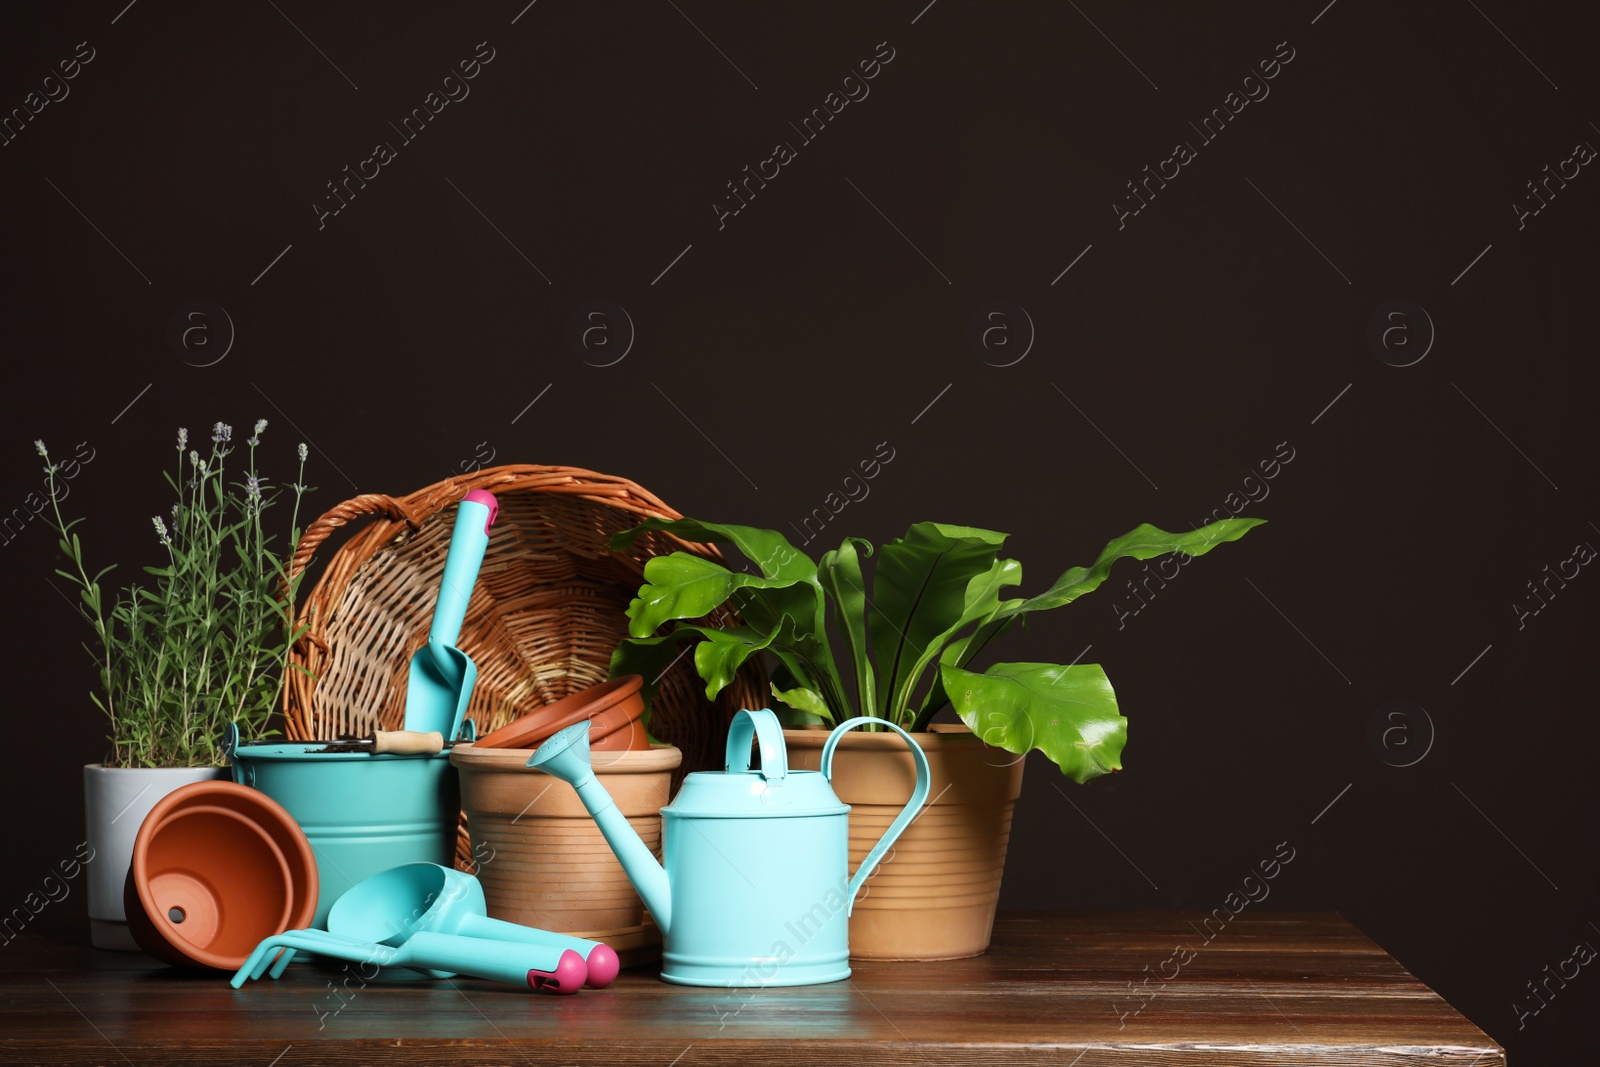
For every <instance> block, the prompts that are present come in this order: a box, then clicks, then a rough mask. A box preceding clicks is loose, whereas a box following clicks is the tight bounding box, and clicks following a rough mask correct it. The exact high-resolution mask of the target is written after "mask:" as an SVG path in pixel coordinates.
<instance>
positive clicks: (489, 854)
mask: <svg viewBox="0 0 1600 1067" xmlns="http://www.w3.org/2000/svg"><path fill="white" fill-rule="evenodd" d="M532 754H533V753H532V751H531V750H529V749H526V748H478V747H476V746H474V745H457V746H456V747H455V748H454V749H453V750H452V751H451V753H450V762H451V764H452V765H454V766H455V767H457V768H458V769H459V770H460V772H461V807H462V808H463V809H464V810H465V811H466V813H467V829H468V831H469V832H470V833H471V835H472V852H473V857H474V859H475V860H476V861H477V868H478V870H477V874H478V880H479V881H480V882H482V883H483V895H484V897H485V898H486V900H487V902H488V905H489V914H490V915H491V916H493V917H494V918H496V919H505V920H507V921H508V922H515V923H522V924H524V925H527V926H537V927H540V928H541V929H545V930H556V931H560V932H563V933H589V932H594V931H609V930H617V929H621V928H625V927H635V926H638V925H639V924H640V923H641V922H643V921H644V904H643V902H641V901H640V900H639V894H638V893H636V892H634V889H633V886H632V884H630V883H629V881H628V876H627V875H626V874H624V873H623V871H622V865H621V864H620V863H618V862H617V858H616V856H615V855H613V854H612V851H611V846H609V845H607V844H606V839H605V838H604V837H602V836H601V835H600V830H599V828H598V827H596V826H595V822H594V819H592V818H590V816H589V813H588V812H587V811H585V810H584V807H583V802H582V801H580V800H579V799H578V794H577V793H576V792H574V791H573V788H572V787H571V786H570V785H568V784H567V783H565V782H563V781H561V780H559V779H556V778H552V777H550V776H549V775H547V774H545V773H544V772H543V771H540V770H534V769H531V768H529V767H527V766H525V764H526V763H527V762H528V757H529V756H531V755H532ZM593 758H594V772H595V777H597V778H598V779H599V780H600V782H601V784H602V785H604V786H605V788H606V792H608V793H610V794H611V796H612V799H614V800H615V801H616V802H617V807H618V808H619V809H620V810H621V811H622V814H624V815H626V816H627V817H628V822H629V823H630V824H632V826H633V828H634V830H635V831H637V832H638V834H639V836H640V837H641V838H643V839H644V843H645V844H646V845H648V846H650V850H651V851H652V852H655V853H656V854H657V855H660V852H661V808H662V806H663V805H665V804H666V803H667V800H668V799H669V794H670V792H671V789H672V772H673V770H674V769H676V768H677V766H678V764H679V763H681V762H683V753H682V752H680V751H678V749H676V748H674V747H673V746H671V745H652V746H650V748H649V749H648V750H644V751H639V752H596V753H594V754H593Z"/></svg>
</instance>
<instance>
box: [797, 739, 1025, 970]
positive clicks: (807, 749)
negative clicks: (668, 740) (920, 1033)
mask: <svg viewBox="0 0 1600 1067" xmlns="http://www.w3.org/2000/svg"><path fill="white" fill-rule="evenodd" d="M783 736H784V741H785V743H786V744H787V745H788V748H789V765H790V766H791V767H797V768H801V769H805V770H816V769H817V768H818V767H819V766H820V765H821V762H822V744H823V742H824V741H826V740H827V738H828V731H826V730H785V731H784V732H783ZM911 736H912V737H914V738H915V739H916V741H917V744H918V745H920V746H921V748H922V751H923V753H924V754H925V755H926V756H927V757H928V766H929V769H930V770H931V771H932V773H933V781H932V784H931V787H930V789H929V791H928V803H927V805H926V806H925V807H924V808H923V810H922V813H921V814H920V815H918V816H917V818H916V821H914V822H913V823H912V824H911V825H910V826H909V827H907V828H906V831H905V833H903V834H901V835H900V840H898V841H896V842H895V844H894V848H893V849H891V850H890V852H889V854H888V855H887V856H885V857H884V859H883V862H882V863H880V864H879V865H878V869H877V871H876V872H875V873H874V874H873V875H872V876H871V877H870V878H868V879H867V882H866V884H865V886H863V887H862V890H861V895H860V896H858V897H857V898H856V904H855V910H854V912H853V913H852V914H851V916H850V955H851V957H852V958H855V959H875V960H949V959H959V958H961V957H963V956H976V955H978V954H979V953H981V952H983V951H984V949H986V948H988V947H989V935H990V933H991V932H992V931H993V928H994V911H995V904H996V903H997V902H998V901H999V899H1000V877H1001V875H1002V874H1003V873H1004V871H1005V865H1006V844H1007V842H1008V841H1009V840H1010V838H1011V810H1012V807H1013V806H1014V805H1015V804H1016V800H1017V797H1018V796H1019V795H1020V794H1021V792H1022V766H1023V758H1022V757H1021V756H1018V755H1014V754H1012V753H1010V752H1007V751H1005V750H1004V749H1000V748H995V747H993V746H990V745H986V744H984V743H983V742H982V741H980V740H978V738H977V737H975V736H973V734H972V731H970V730H968V729H967V728H966V727H965V726H944V725H938V726H935V727H934V729H933V731H932V732H929V733H916V734H912V735H911ZM916 780H917V771H916V765H915V763H914V762H913V761H912V758H911V753H910V752H909V751H908V750H907V749H906V745H905V741H904V740H902V739H901V737H900V735H899V734H895V733H889V732H887V731H885V732H884V733H863V732H862V731H860V730H856V731H853V732H851V733H848V734H845V735H844V736H843V737H842V738H840V740H839V746H838V748H837V750H836V751H835V752H834V755H833V790H834V792H835V793H837V794H838V795H839V799H840V800H842V801H844V802H845V803H846V804H849V805H850V870H851V871H852V872H854V871H855V870H856V869H857V867H858V866H859V865H860V863H861V861H862V860H863V859H865V858H866V855H867V852H868V851H869V850H870V849H871V848H872V846H873V845H875V844H877V842H878V839H879V838H880V837H882V836H883V833H884V831H885V830H887V829H888V828H889V824H890V823H891V822H893V821H894V818H895V816H896V815H898V814H899V813H900V809H901V808H903V807H904V806H905V803H906V798H907V797H909V796H910V795H911V789H912V786H913V785H914V784H915V783H916Z"/></svg>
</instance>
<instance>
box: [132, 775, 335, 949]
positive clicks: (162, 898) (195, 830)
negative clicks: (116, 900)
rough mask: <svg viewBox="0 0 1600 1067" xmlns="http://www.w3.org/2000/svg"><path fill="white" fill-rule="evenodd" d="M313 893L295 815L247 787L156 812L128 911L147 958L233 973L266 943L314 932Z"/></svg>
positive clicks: (171, 801) (177, 796)
mask: <svg viewBox="0 0 1600 1067" xmlns="http://www.w3.org/2000/svg"><path fill="white" fill-rule="evenodd" d="M317 891H318V882H317V863H316V858H315V856H314V855H313V853H312V851H311V845H310V842H308V841H307V840H306V836H305V834H303V833H302V832H301V831H300V827H299V826H297V825H295V821H294V820H293V819H292V818H290V817H289V813H288V812H286V811H284V810H283V808H282V807H281V806H279V804H278V803H277V802H276V801H274V800H273V799H272V798H271V797H269V796H267V795H266V794H265V793H262V792H259V791H257V790H255V789H251V788H250V787H249V786H243V785H238V784H237V783H234V782H222V781H211V782H196V783H194V784H193V785H187V786H184V787H183V788H181V789H177V790H174V791H173V792H171V793H169V794H168V795H167V796H165V797H163V798H162V799H161V800H160V801H159V802H158V803H157V804H156V806H155V807H153V808H151V809H150V814H149V815H148V816H146V817H145V820H144V823H143V824H142V825H141V826H140V827H139V834H138V836H137V837H136V838H134V842H133V862H132V864H131V865H130V866H129V868H128V878H127V881H126V883H125V884H124V886H123V903H124V907H125V908H126V910H127V913H128V926H129V929H130V930H131V931H132V932H133V936H134V939H135V940H137V941H138V942H139V946H140V947H141V948H143V949H144V950H145V951H146V952H148V953H150V955H152V956H154V957H156V958H157V959H160V960H164V961H165V962H167V963H170V964H172V965H173V966H177V967H202V968H210V969H213V970H219V971H234V970H238V969H239V967H241V966H243V964H244V961H245V958H246V957H248V956H249V955H250V953H251V951H252V950H253V949H254V948H255V947H256V945H257V944H258V943H260V941H261V940H262V939H263V938H266V937H270V936H272V935H273V934H277V933H282V932H283V931H284V930H292V929H299V928H301V927H306V926H310V925H311V920H312V917H313V915H314V914H315V913H316V909H317Z"/></svg>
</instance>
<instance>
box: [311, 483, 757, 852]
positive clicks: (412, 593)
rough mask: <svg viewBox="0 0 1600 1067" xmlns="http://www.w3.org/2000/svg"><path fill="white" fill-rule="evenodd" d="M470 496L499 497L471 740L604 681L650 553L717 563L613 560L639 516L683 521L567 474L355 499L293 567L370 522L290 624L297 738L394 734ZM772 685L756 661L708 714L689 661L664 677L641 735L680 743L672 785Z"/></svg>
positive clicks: (631, 491) (316, 533) (657, 543)
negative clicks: (619, 539) (646, 732)
mask: <svg viewBox="0 0 1600 1067" xmlns="http://www.w3.org/2000/svg"><path fill="white" fill-rule="evenodd" d="M471 489H487V490H488V491H489V492H491V493H493V494H495V497H496V498H497V499H498V500H499V502H500V511H499V517H498V518H497V519H496V520H495V524H494V528H493V530H492V531H491V535H490V539H489V549H488V552H487V554H486V555H485V557H484V561H483V568H482V570H481V571H480V572H479V577H478V585H477V588H476V589H475V590H474V591H473V594H472V600H471V603H470V604H469V606H468V608H467V617H466V621H465V623H464V624H463V625H462V628H461V637H460V639H459V641H458V642H457V644H458V646H459V647H460V648H461V650H462V651H464V652H466V653H467V654H468V655H469V656H471V657H472V659H473V661H474V662H476V663H477V665H478V683H477V687H476V688H475V689H474V690H473V694H472V700H471V703H470V704H469V705H468V710H467V714H468V716H469V717H470V718H471V719H473V720H474V721H475V722H476V723H477V727H478V734H479V736H482V735H483V734H485V733H487V732H488V731H489V730H492V729H495V728H496V727H499V726H502V725H504V724H505V723H507V722H509V721H511V720H512V719H513V718H517V717H520V716H521V715H524V714H527V713H528V712H531V711H533V710H535V709H537V708H539V707H542V706H543V705H545V704H547V703H549V702H551V701H554V700H558V699H560V698H561V697H564V696H567V695H568V694H570V693H574V692H576V691H578V690H580V689H583V688H585V687H586V686H590V685H593V684H595V683H597V682H601V681H604V680H605V678H606V674H607V667H608V664H609V662H610V658H611V652H612V650H613V649H615V648H616V645H617V642H618V641H619V640H620V639H621V638H622V637H624V636H626V633H627V618H626V617H625V616H624V614H623V612H624V611H625V609H626V608H627V606H628V601H630V600H631V599H633V597H634V595H635V594H636V593H637V591H638V589H639V586H640V585H641V584H642V582H643V572H644V563H645V560H647V559H649V558H650V557H651V556H655V555H660V554H663V553H667V552H672V551H676V550H679V549H683V550H687V551H691V552H695V553H698V554H700V555H703V556H707V557H709V558H713V559H715V558H720V556H719V554H718V552H717V550H716V549H715V548H714V547H713V546H710V545H697V544H689V543H686V542H683V541H680V540H678V539H677V538H674V537H671V536H668V535H665V534H659V533H650V534H647V535H645V536H644V537H641V538H639V539H638V540H637V541H636V542H635V543H634V544H633V546H632V547H631V548H630V549H629V551H628V552H626V553H616V552H612V551H611V549H610V548H609V547H607V542H608V541H609V539H610V538H611V535H612V534H615V533H617V532H618V531H620V530H625V529H628V528H630V527H632V526H634V525H636V524H637V523H638V522H639V520H640V519H643V518H646V517H649V516H662V517H665V518H679V517H680V516H679V515H678V513H677V512H676V511H674V510H672V509H671V508H669V507H668V506H667V505H666V504H664V503H662V502H661V501H660V500H659V499H657V498H656V497H655V496H654V495H652V494H651V493H649V492H647V491H646V490H644V489H642V488H640V487H639V486H637V485H635V484H634V483H633V482H630V481H628V480H627V479H625V478H616V477H611V476H608V475H604V474H595V473H593V472H592V471H586V470H582V469H579V468H576V467H542V466H532V465H521V464H519V465H510V466H503V467H492V468H488V469H486V470H482V471H478V472H476V473H473V474H469V475H463V476H461V477H457V478H451V479H449V480H447V481H443V482H439V483H437V484H435V485H430V486H428V487H427V488H424V489H420V490H418V491H417V492H415V493H412V494H411V495H410V496H406V497H390V496H384V495H382V494H372V493H368V494H363V495H361V496H357V497H354V498H352V499H350V500H347V501H345V502H344V503H342V504H340V505H338V506H337V507H335V508H332V509H331V510H329V511H328V512H327V513H326V514H324V515H323V516H322V517H321V518H319V519H318V520H317V521H316V522H314V523H312V524H311V525H310V526H309V527H308V528H307V529H306V532H305V535H304V537H303V538H302V540H301V543H300V547H299V550H298V551H297V552H296V554H295V558H294V563H293V573H296V574H298V573H300V572H301V571H303V570H304V569H305V568H306V567H307V566H308V565H309V564H310V563H311V561H312V559H313V557H314V556H315V554H316V552H317V549H318V548H319V547H320V546H321V545H322V544H323V543H324V542H325V541H326V540H327V539H328V538H329V537H330V536H331V535H332V534H333V533H334V532H335V531H338V530H341V529H342V528H344V527H346V526H348V525H350V524H352V523H354V522H357V521H358V520H362V519H365V520H367V521H366V522H365V524H364V525H363V526H361V527H360V528H359V529H356V530H355V531H354V532H353V533H351V534H350V536H349V538H348V539H347V540H346V541H345V542H344V544H342V545H341V546H340V547H339V548H338V549H337V550H336V551H334V552H333V553H332V555H330V556H329V557H328V558H327V560H326V562H325V565H324V567H323V570H322V573H321V575H320V576H319V577H318V579H317V582H316V584H315V586H313V587H312V588H311V590H310V592H309V593H308V594H307V595H306V597H305V599H304V602H303V604H302V606H301V609H300V612H299V619H298V626H304V627H306V632H305V634H304V635H303V636H302V637H301V638H300V640H299V641H298V642H297V643H296V645H295V647H294V648H293V649H292V650H291V652H290V655H289V662H290V663H291V664H292V665H295V666H299V667H303V668H305V669H306V670H307V671H309V672H310V676H307V675H306V674H304V673H301V672H300V671H297V670H291V671H290V672H289V678H288V684H287V685H286V687H285V694H284V715H285V718H286V720H287V733H288V736H289V737H290V738H291V739H293V740H301V739H310V738H319V739H320V738H334V737H345V736H362V735H365V734H367V733H370V732H371V731H373V730H394V729H399V728H400V726H401V724H402V722H403V719H404V715H405V690H406V675H407V669H408V666H409V664H410V661H411V656H412V654H413V653H415V652H416V651H417V649H419V648H420V647H422V645H423V644H424V643H426V641H427V636H428V626H429V623H430V622H431V621H432V618H433V605H434V597H435V595H436V593H437V590H438V586H439V579H440V576H441V575H442V573H443V571H444V561H445V556H446V555H447V553H448V550H449V545H450V535H451V532H452V528H453V526H454V522H455V507H454V505H455V503H456V502H457V501H459V500H460V499H461V498H462V497H463V496H465V495H466V493H467V491H468V490H471ZM723 619H724V620H727V619H728V616H726V615H724V616H723ZM732 621H736V620H732ZM766 688H767V680H766V676H765V671H764V669H763V668H762V667H761V665H760V664H759V663H757V662H755V660H752V661H750V662H749V663H747V664H746V665H745V667H744V668H742V669H741V671H740V673H739V675H738V677H737V678H736V679H735V681H734V683H733V684H732V685H730V686H728V688H727V689H725V690H723V692H722V693H721V694H720V695H719V696H718V698H717V701H716V703H715V705H713V704H712V703H710V702H708V701H707V700H706V699H705V694H704V689H703V685H702V683H701V682H700V679H699V677H698V676H697V675H696V674H695V670H694V664H693V663H692V662H691V659H690V657H688V656H684V657H681V658H680V659H679V660H678V661H677V662H676V663H675V664H673V666H672V667H670V668H669V669H668V670H667V672H666V674H665V675H664V676H663V677H662V679H661V683H660V689H659V691H658V692H657V694H656V697H655V702H654V704H653V706H652V708H651V718H650V732H651V733H652V734H653V735H654V736H655V737H656V738H657V739H659V740H662V741H667V742H670V743H671V744H674V745H676V746H678V748H680V749H682V750H683V757H684V758H683V764H682V766H681V767H680V768H679V770H678V776H679V777H678V778H675V779H674V786H676V784H677V781H678V780H679V779H681V776H682V775H683V774H686V773H688V772H689V771H694V770H704V769H710V768H712V767H715V766H720V765H721V762H722V756H723V746H724V744H725V738H726V735H727V725H728V722H729V720H730V719H731V718H732V716H733V714H734V712H736V711H738V710H739V709H740V708H741V707H765V706H766V704H767V703H768V701H767V699H766V696H765V693H766ZM469 857H470V847H469V844H468V840H467V837H466V832H465V826H464V824H463V829H462V833H461V837H460V841H459V846H458V851H457V860H458V864H459V865H461V866H463V867H468V868H469V869H470V867H469V865H470V859H469Z"/></svg>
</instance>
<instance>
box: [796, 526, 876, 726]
mask: <svg viewBox="0 0 1600 1067" xmlns="http://www.w3.org/2000/svg"><path fill="white" fill-rule="evenodd" d="M863 555H867V556H870V555H872V543H871V542H870V541H865V540H862V539H861V538H859V537H846V538H845V539H844V541H843V543H841V544H840V545H839V547H838V548H836V549H834V550H833V551H831V552H825V553H823V555H822V559H821V560H820V561H819V562H818V563H817V573H818V574H819V575H820V576H821V578H822V585H823V588H824V589H826V590H827V591H828V593H829V594H830V595H831V596H832V598H833V618H834V621H835V622H837V623H838V624H839V629H840V630H841V631H843V633H844V635H845V639H846V640H847V641H848V642H849V645H850V654H851V656H852V657H853V659H854V661H855V670H856V697H857V700H858V704H857V705H856V714H858V715H876V714H877V693H876V691H875V682H874V680H873V674H872V658H871V657H870V656H869V655H867V584H866V581H865V579H863V578H862V577H861V557H862V556H863ZM780 699H782V698H781V697H780ZM785 703H789V702H788V701H785ZM801 710H809V709H801ZM840 710H841V711H842V710H844V709H840ZM813 714H815V713H813Z"/></svg>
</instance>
